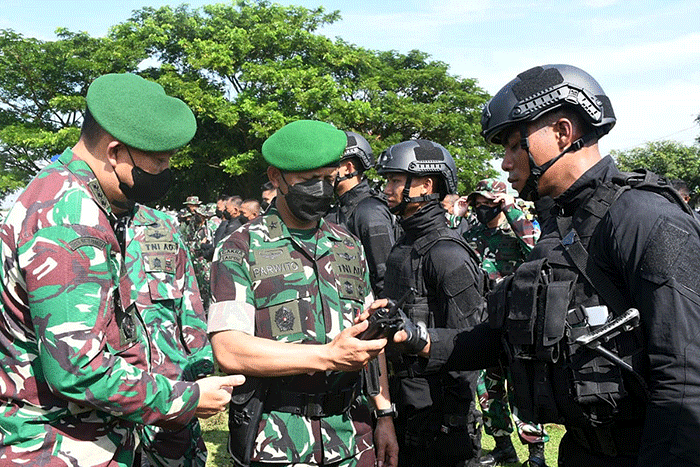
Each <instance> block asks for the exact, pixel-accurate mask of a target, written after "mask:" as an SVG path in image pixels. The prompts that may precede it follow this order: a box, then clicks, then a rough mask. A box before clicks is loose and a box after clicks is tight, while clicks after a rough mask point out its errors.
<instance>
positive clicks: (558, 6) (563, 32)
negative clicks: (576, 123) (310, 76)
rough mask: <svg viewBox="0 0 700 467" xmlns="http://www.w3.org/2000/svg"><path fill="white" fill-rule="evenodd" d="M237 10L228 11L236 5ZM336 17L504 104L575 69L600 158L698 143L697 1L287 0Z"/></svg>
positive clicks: (1, 2)
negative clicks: (566, 68)
mask: <svg viewBox="0 0 700 467" xmlns="http://www.w3.org/2000/svg"><path fill="white" fill-rule="evenodd" d="M182 3H187V4H189V5H190V6H191V7H192V8H197V7H200V6H202V5H205V4H210V3H220V2H217V1H216V0H208V1H205V0H190V1H167V0H119V1H114V0H109V1H106V0H71V1H68V0H44V1H40V0H0V29H13V30H15V31H16V32H19V33H21V34H23V35H24V36H25V37H35V38H38V39H42V40H55V39H56V36H55V35H54V32H55V30H56V28H58V27H66V28H68V29H69V30H71V31H86V32H88V33H89V34H90V35H92V36H105V35H106V34H107V32H108V29H109V27H110V26H112V25H115V24H118V23H120V22H122V21H125V20H126V19H128V18H129V17H130V16H131V12H132V11H133V10H137V9H139V8H141V7H143V6H153V7H159V6H162V5H166V4H168V5H173V6H176V5H180V4H182ZM226 3H227V2H226ZM275 3H280V4H283V5H300V6H304V7H307V8H316V7H318V6H323V7H324V8H325V9H326V11H334V10H338V11H339V12H340V14H341V17H342V19H341V20H339V21H338V22H336V23H334V24H331V25H328V26H325V27H324V28H322V29H321V30H319V33H321V34H324V35H326V36H328V37H330V38H336V37H340V38H342V39H343V40H345V41H347V42H349V43H352V44H356V45H358V46H361V47H364V48H368V49H373V50H396V51H398V52H400V53H406V52H408V51H410V50H413V49H418V50H421V51H422V52H425V53H427V54H429V55H430V57H431V59H432V60H439V61H442V62H445V63H447V64H448V65H449V73H450V74H452V75H455V76H461V77H464V78H474V79H476V80H477V81H478V84H479V85H480V86H481V87H482V88H483V89H485V90H486V91H487V92H489V93H490V94H491V95H493V94H495V93H496V92H497V91H498V90H499V89H500V88H501V87H502V86H503V85H504V84H506V83H507V82H508V81H510V80H511V79H513V78H515V76H516V75H517V74H518V73H520V72H522V71H525V70H527V69H529V68H531V67H533V66H537V65H542V64H547V63H567V64H571V65H575V66H578V67H579V68H582V69H584V70H586V71H587V72H588V73H590V74H591V75H592V76H593V77H594V78H595V79H596V80H597V81H598V83H599V84H600V85H601V86H602V88H603V90H604V91H605V92H606V94H607V95H608V96H609V97H610V100H611V102H612V105H613V108H614V110H615V114H616V116H617V124H616V127H615V128H613V130H612V131H611V132H610V134H609V135H607V136H605V137H604V138H603V139H601V141H600V147H601V152H603V153H604V154H605V153H609V152H610V151H611V150H622V151H625V150H629V149H632V148H635V147H640V146H644V144H645V143H647V142H650V141H661V140H674V141H678V142H680V143H683V144H687V145H690V144H693V143H694V142H695V139H696V138H697V137H698V136H700V126H699V125H698V124H697V123H696V122H695V118H696V117H697V115H698V114H700V21H698V18H700V2H698V1H697V0H654V1H651V0H649V1H622V0H583V1H563V0H559V1H554V0H550V1H530V0H518V1H512V0H500V1H491V0H439V1H434V0H278V1H276V2H275Z"/></svg>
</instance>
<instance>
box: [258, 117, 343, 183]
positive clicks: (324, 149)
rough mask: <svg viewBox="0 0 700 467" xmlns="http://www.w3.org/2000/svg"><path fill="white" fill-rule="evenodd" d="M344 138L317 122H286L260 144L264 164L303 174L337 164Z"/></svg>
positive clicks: (326, 124) (332, 128) (323, 123)
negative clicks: (306, 171)
mask: <svg viewBox="0 0 700 467" xmlns="http://www.w3.org/2000/svg"><path fill="white" fill-rule="evenodd" d="M347 143H348V138H347V136H346V135H345V132H344V131H340V130H338V129H337V128H335V127H334V126H333V125H331V124H329V123H325V122H319V121H317V120H297V121H295V122H292V123H289V124H287V125H285V126H283V127H282V128H280V129H279V130H277V131H276V132H275V133H274V134H272V136H270V137H269V138H267V140H265V142H264V143H263V145H262V154H263V157H264V158H265V160H266V161H267V163H268V164H270V165H271V166H273V167H277V168H278V169H280V170H284V171H288V172H303V171H305V170H313V169H317V168H319V167H325V166H337V165H339V164H340V156H341V155H342V154H343V151H345V146H346V145H347Z"/></svg>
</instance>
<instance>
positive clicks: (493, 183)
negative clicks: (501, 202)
mask: <svg viewBox="0 0 700 467" xmlns="http://www.w3.org/2000/svg"><path fill="white" fill-rule="evenodd" d="M507 192H508V187H507V186H506V184H505V182H503V181H501V180H499V179H497V178H487V179H484V180H481V181H480V182H479V183H477V184H476V187H475V188H474V191H472V192H471V193H469V196H467V202H468V203H469V204H472V203H473V202H474V198H475V197H476V195H481V196H483V197H484V198H488V199H494V198H495V196H494V194H495V193H507Z"/></svg>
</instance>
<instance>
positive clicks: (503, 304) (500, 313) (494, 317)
mask: <svg viewBox="0 0 700 467" xmlns="http://www.w3.org/2000/svg"><path fill="white" fill-rule="evenodd" d="M512 281H513V276H512V275H511V276H507V277H505V278H504V279H503V280H502V281H500V282H499V283H497V284H496V285H494V286H493V289H492V290H491V292H490V293H489V294H488V296H487V307H486V310H487V312H488V318H489V327H491V329H501V328H503V325H504V324H505V322H506V316H507V315H508V297H510V287H511V283H512Z"/></svg>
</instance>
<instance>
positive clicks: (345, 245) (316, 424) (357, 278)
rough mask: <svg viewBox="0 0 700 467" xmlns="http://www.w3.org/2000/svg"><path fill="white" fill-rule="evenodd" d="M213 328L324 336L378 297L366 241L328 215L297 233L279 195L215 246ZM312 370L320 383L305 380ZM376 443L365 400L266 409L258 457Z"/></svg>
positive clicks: (337, 385) (279, 382)
mask: <svg viewBox="0 0 700 467" xmlns="http://www.w3.org/2000/svg"><path fill="white" fill-rule="evenodd" d="M212 293H213V298H214V303H212V305H211V307H210V309H209V332H210V333H211V332H216V331H223V330H238V331H242V332H245V333H247V334H250V335H255V336H259V337H264V338H267V339H276V340H278V341H282V342H299V343H302V344H304V343H308V344H315V343H322V344H323V343H327V342H329V341H331V340H332V339H333V338H334V337H335V336H336V335H338V334H339V333H340V331H341V330H342V329H344V328H347V327H349V326H352V324H353V318H354V317H355V316H356V315H357V313H359V312H360V311H361V310H363V309H364V308H365V307H366V306H368V305H369V304H370V303H371V302H372V299H373V295H372V291H371V287H370V285H369V272H368V267H367V264H366V261H365V258H364V253H363V250H362V246H361V245H360V243H359V241H358V240H357V239H356V238H355V237H353V236H351V235H350V234H349V233H347V231H345V230H344V229H342V227H340V226H338V225H337V224H333V223H330V222H326V221H325V220H323V219H322V220H321V221H320V224H319V228H318V229H316V230H315V231H311V232H309V235H308V237H302V236H301V235H299V234H298V233H295V234H292V233H290V231H289V230H288V229H287V227H286V225H285V224H284V223H283V222H282V221H281V219H280V217H279V213H278V211H277V209H276V208H275V207H274V205H273V206H272V207H271V208H270V209H269V210H268V211H267V212H266V213H265V214H264V215H262V216H261V217H257V218H256V219H254V220H252V221H251V222H249V223H247V224H245V225H244V226H243V227H241V228H239V229H238V230H237V231H235V232H234V233H232V234H231V235H230V236H229V237H228V238H226V239H225V240H224V241H223V242H221V244H220V245H219V246H218V247H217V249H216V252H215V254H214V262H213V263H212ZM358 378H359V374H358V373H357V372H352V373H340V372H326V374H325V375H324V374H323V373H317V374H315V375H312V376H309V375H297V376H290V377H284V378H277V379H276V381H275V382H273V384H272V386H271V389H270V391H275V390H280V389H281V388H285V389H286V390H289V391H297V392H336V391H337V390H339V389H342V388H344V387H347V386H348V384H355V383H357V381H358ZM310 379H311V380H313V385H311V384H309V385H308V386H306V387H300V385H301V384H304V382H308V381H309V380H310ZM370 448H372V431H371V428H370V415H369V409H368V407H367V405H366V404H361V405H359V406H357V407H356V408H353V409H351V410H350V411H349V413H347V414H343V415H332V416H329V417H324V418H313V419H312V418H308V417H304V416H301V415H294V414H290V413H283V412H277V411H271V412H269V413H264V414H263V419H262V422H261V423H260V429H259V432H258V435H257V439H256V441H255V446H254V451H253V460H254V461H264V462H284V463H290V462H291V463H310V464H321V463H323V464H330V463H334V462H338V461H341V460H343V459H347V458H350V457H353V456H354V455H356V454H357V453H360V452H363V451H365V450H366V449H370Z"/></svg>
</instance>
